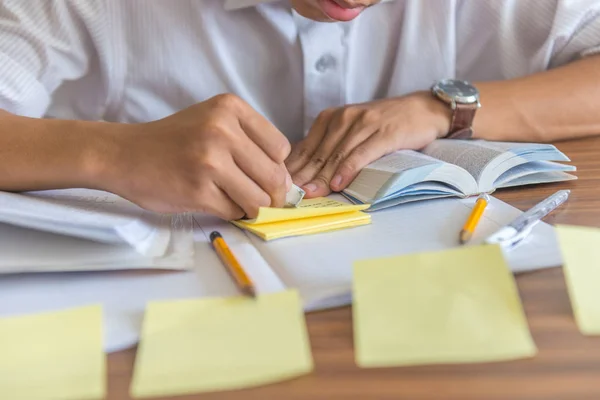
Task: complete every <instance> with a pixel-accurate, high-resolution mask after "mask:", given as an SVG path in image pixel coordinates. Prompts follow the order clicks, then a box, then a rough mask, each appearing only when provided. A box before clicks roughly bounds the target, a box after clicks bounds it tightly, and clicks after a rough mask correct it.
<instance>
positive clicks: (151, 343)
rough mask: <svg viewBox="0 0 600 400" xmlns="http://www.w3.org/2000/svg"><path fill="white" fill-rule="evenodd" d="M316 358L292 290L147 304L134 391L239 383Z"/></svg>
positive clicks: (159, 392)
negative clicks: (249, 296)
mask: <svg viewBox="0 0 600 400" xmlns="http://www.w3.org/2000/svg"><path fill="white" fill-rule="evenodd" d="M312 369H313V360H312V354H311V350H310V345H309V341H308V335H307V332H306V326H305V322H304V313H303V310H302V306H301V302H300V298H299V296H298V294H297V292H296V291H294V290H289V291H284V292H279V293H273V294H265V295H260V296H258V297H257V298H256V299H252V298H247V297H232V298H211V299H200V300H178V301H166V302H152V303H150V304H148V307H147V309H146V314H145V317H144V324H143V328H142V337H141V342H140V347H139V349H138V352H137V357H136V361H135V370H134V376H133V381H132V387H131V395H132V396H133V397H136V398H140V397H153V396H175V395H181V394H190V393H199V392H212V391H221V390H230V389H240V388H246V387H253V386H259V385H264V384H268V383H272V382H277V381H282V380H287V379H290V378H293V377H297V376H300V375H304V374H307V373H309V372H311V371H312Z"/></svg>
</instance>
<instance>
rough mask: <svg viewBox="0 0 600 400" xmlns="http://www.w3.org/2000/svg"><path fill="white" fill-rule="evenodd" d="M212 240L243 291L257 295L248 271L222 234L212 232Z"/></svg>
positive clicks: (252, 295) (248, 294) (251, 295)
mask: <svg viewBox="0 0 600 400" xmlns="http://www.w3.org/2000/svg"><path fill="white" fill-rule="evenodd" d="M210 241H211V243H212V245H213V247H214V249H215V251H216V252H217V255H218V256H219V258H220V259H221V262H222V263H223V264H224V265H225V267H226V268H227V270H228V271H229V273H230V274H231V276H232V277H233V279H234V280H235V283H236V284H237V286H238V287H239V288H240V290H241V291H242V293H244V294H245V295H246V296H250V297H256V290H255V289H254V284H253V283H252V280H250V277H249V276H248V274H246V271H244V269H243V268H242V266H241V265H240V263H239V262H238V260H237V259H236V258H235V256H234V255H233V253H232V252H231V249H230V248H229V246H228V245H227V243H226V242H225V239H223V237H222V236H221V234H220V233H219V232H217V231H214V232H212V233H211V234H210Z"/></svg>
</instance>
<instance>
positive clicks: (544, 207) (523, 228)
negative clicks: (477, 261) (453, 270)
mask: <svg viewBox="0 0 600 400" xmlns="http://www.w3.org/2000/svg"><path fill="white" fill-rule="evenodd" d="M570 193H571V191H570V190H559V191H558V192H556V193H554V194H553V195H552V196H550V197H548V198H546V199H545V200H542V201H541V202H540V203H538V204H536V205H535V206H533V207H532V208H530V209H529V210H527V211H526V212H524V213H523V214H521V215H520V216H519V217H517V218H516V219H515V220H513V221H512V222H511V223H509V224H508V225H506V226H504V227H502V228H500V230H498V231H497V232H496V233H494V234H493V235H491V236H490V237H488V238H487V239H486V240H485V242H486V243H487V244H500V245H502V246H503V247H507V248H512V247H515V246H516V245H518V244H519V243H520V242H521V241H522V240H523V239H525V238H526V237H527V236H528V235H529V233H530V232H531V230H532V229H533V227H534V226H535V225H537V223H538V222H540V221H541V220H542V218H544V217H545V216H546V215H548V214H550V213H551V212H552V211H554V210H555V209H557V208H558V207H559V206H560V205H561V204H563V203H564V202H565V201H567V199H568V198H569V194H570Z"/></svg>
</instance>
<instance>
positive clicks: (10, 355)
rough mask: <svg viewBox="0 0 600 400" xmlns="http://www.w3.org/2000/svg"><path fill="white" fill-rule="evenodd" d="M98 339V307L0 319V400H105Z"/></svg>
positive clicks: (100, 327)
mask: <svg viewBox="0 0 600 400" xmlns="http://www.w3.org/2000/svg"><path fill="white" fill-rule="evenodd" d="M102 338H103V332H102V308H101V307H100V306H88V307H82V308H76V309H69V310H64V311H57V312H46V313H42V314H33V315H23V316H16V317H9V318H3V319H0V399H7V400H8V399H10V400H21V399H23V400H38V399H39V400H42V399H43V400H46V399H61V400H95V399H103V398H104V397H105V391H106V356H105V354H104V351H103V347H102V341H103V339H102Z"/></svg>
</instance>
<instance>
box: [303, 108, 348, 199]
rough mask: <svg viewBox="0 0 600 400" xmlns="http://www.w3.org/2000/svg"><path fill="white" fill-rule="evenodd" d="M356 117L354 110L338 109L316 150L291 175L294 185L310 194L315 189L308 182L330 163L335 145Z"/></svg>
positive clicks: (345, 133)
mask: <svg viewBox="0 0 600 400" xmlns="http://www.w3.org/2000/svg"><path fill="white" fill-rule="evenodd" d="M358 115H359V113H358V110H356V109H354V108H344V109H340V110H338V111H337V112H336V113H335V115H334V116H333V117H332V119H331V122H330V124H329V125H328V128H327V132H326V133H325V135H324V137H323V139H322V140H321V143H320V144H319V146H318V147H317V149H316V150H315V151H314V153H313V155H312V157H311V158H310V159H309V160H308V162H307V163H306V164H305V165H304V167H303V168H302V169H301V170H299V171H297V172H296V173H295V174H294V175H293V177H294V182H296V184H298V185H301V186H303V187H304V189H305V190H307V191H308V192H312V191H314V190H315V189H316V188H315V187H314V185H311V184H309V182H311V181H312V180H313V179H314V178H315V176H317V175H318V174H319V173H320V172H321V170H322V169H323V167H324V166H325V165H326V164H327V162H329V161H330V158H331V157H332V155H333V154H334V150H335V148H336V147H337V145H338V144H339V143H340V142H341V141H342V140H343V139H344V138H345V137H346V135H347V134H348V133H349V132H350V131H351V130H352V128H353V126H354V123H355V121H356V117H357V116H358ZM337 161H340V160H337ZM306 184H308V185H306ZM305 185H306V187H305Z"/></svg>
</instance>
